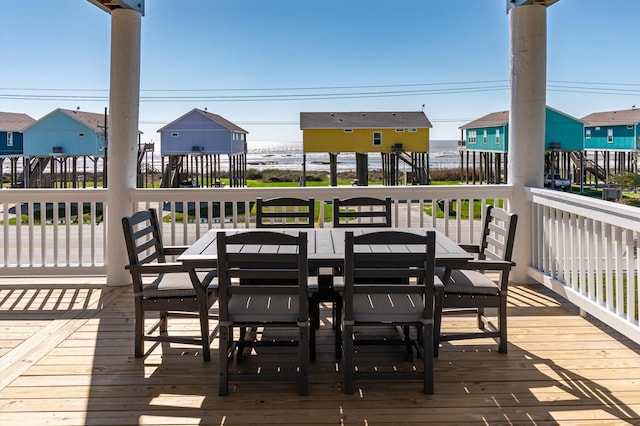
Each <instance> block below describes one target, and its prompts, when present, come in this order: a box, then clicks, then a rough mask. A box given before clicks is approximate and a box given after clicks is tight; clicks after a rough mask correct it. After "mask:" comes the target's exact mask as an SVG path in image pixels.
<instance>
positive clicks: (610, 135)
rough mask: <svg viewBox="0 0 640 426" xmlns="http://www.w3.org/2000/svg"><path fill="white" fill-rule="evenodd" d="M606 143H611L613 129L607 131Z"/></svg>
mask: <svg viewBox="0 0 640 426" xmlns="http://www.w3.org/2000/svg"><path fill="white" fill-rule="evenodd" d="M607 142H608V143H613V129H607Z"/></svg>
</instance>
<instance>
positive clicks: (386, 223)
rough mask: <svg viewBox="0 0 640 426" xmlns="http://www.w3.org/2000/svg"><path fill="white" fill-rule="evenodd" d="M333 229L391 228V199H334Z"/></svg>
mask: <svg viewBox="0 0 640 426" xmlns="http://www.w3.org/2000/svg"><path fill="white" fill-rule="evenodd" d="M333 227H334V228H338V227H342V228H351V227H358V228H360V227H376V228H380V227H391V198H390V197H386V198H385V199H380V198H374V197H353V198H346V199H343V200H341V199H340V198H337V197H336V198H334V199H333Z"/></svg>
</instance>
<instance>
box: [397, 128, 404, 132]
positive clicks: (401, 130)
mask: <svg viewBox="0 0 640 426" xmlns="http://www.w3.org/2000/svg"><path fill="white" fill-rule="evenodd" d="M396 133H404V129H400V128H398V129H396Z"/></svg>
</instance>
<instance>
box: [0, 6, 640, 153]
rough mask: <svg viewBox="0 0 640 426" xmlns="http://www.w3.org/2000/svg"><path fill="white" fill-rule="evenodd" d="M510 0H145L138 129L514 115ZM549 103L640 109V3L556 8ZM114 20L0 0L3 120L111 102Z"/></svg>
mask: <svg viewBox="0 0 640 426" xmlns="http://www.w3.org/2000/svg"><path fill="white" fill-rule="evenodd" d="M505 4H506V0H457V1H452V0H446V1H443V0H396V1H393V2H391V1H388V0H384V1H383V0H321V1H320V0H182V1H179V2H176V1H175V0H147V1H146V13H145V16H144V17H143V18H142V58H141V104H140V129H141V130H142V131H143V132H144V135H143V140H144V141H146V142H148V141H150V140H153V141H155V142H159V139H160V138H159V134H158V133H157V130H158V129H160V128H161V127H163V126H164V125H165V124H166V123H168V122H170V121H172V120H174V119H176V118H177V117H179V116H181V115H182V114H184V113H186V112H187V111H190V110H191V109H193V108H202V109H204V108H207V109H208V111H211V112H215V113H218V114H220V115H222V116H224V117H225V118H227V119H229V120H231V121H233V122H235V123H237V124H238V125H240V126H242V127H243V128H245V129H246V130H248V131H249V136H248V142H249V144H250V145H251V144H252V143H254V142H255V143H257V142H260V141H299V140H301V138H302V134H301V131H300V129H299V123H298V121H299V114H300V112H301V111H393V110H396V111H401V110H403V111H419V110H421V109H422V105H424V111H425V113H426V114H427V116H428V117H429V119H431V121H432V122H433V126H434V127H433V130H432V134H431V139H432V140H435V139H457V138H458V137H459V136H460V131H459V130H458V127H459V126H461V125H462V124H464V123H466V122H469V121H471V120H473V119H476V118H478V117H480V116H483V115H485V114H487V113H489V112H494V111H502V110H507V109H509V90H508V87H509V73H510V68H509V18H508V15H507V14H506V10H505V9H506V6H505ZM547 16H548V60H547V70H548V71H547V80H548V92H547V104H548V105H550V106H552V107H554V108H556V109H559V110H561V111H564V112H565V113H567V114H570V115H573V116H575V117H578V118H580V117H583V116H585V115H587V114H590V113H592V112H596V111H608V110H617V109H628V108H631V106H632V105H634V104H635V105H637V106H638V107H640V49H639V45H640V43H639V40H640V33H639V30H638V29H639V28H640V0H560V1H559V2H557V3H556V4H555V5H553V6H551V7H550V8H549V10H548V15H547ZM110 31H111V28H110V16H109V15H108V14H107V13H106V12H103V11H102V10H100V9H98V8H97V7H95V6H94V5H92V4H91V3H89V2H88V1H86V0H59V1H51V0H20V1H7V0H0V57H1V58H2V61H1V62H0V63H1V66H0V111H5V112H23V113H27V114H29V115H31V116H32V117H34V118H36V119H38V118H40V117H42V116H44V115H45V114H47V113H49V112H51V111H52V110H54V109H55V108H69V109H75V108H76V107H80V109H82V110H84V111H92V112H103V111H104V108H105V107H107V106H108V91H109V62H110V58H109V55H110V40H111V34H110Z"/></svg>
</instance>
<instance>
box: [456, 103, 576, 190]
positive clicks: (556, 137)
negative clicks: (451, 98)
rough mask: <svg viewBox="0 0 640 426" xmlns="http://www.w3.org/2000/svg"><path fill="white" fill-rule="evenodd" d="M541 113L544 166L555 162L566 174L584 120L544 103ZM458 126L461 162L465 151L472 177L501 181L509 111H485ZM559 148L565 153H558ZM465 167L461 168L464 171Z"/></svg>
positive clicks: (494, 181) (504, 164)
mask: <svg viewBox="0 0 640 426" xmlns="http://www.w3.org/2000/svg"><path fill="white" fill-rule="evenodd" d="M545 114H546V116H545V119H546V126H545V150H546V151H547V152H548V153H549V155H548V157H549V158H547V167H548V168H549V169H550V168H551V165H552V162H555V163H556V164H555V170H556V171H558V170H564V171H565V172H566V173H567V174H570V173H571V172H570V168H571V163H572V162H575V163H578V162H579V160H578V157H576V155H571V154H570V153H574V154H577V153H580V152H582V151H583V128H584V123H583V121H582V120H580V119H578V118H575V117H572V116H570V115H568V114H566V113H564V112H561V111H558V110H557V109H554V108H551V107H549V106H547V107H546V110H545ZM460 129H461V132H462V143H461V144H460V145H461V146H462V147H463V149H462V152H461V158H462V161H463V163H464V154H465V152H466V155H467V165H469V158H470V156H471V157H473V166H472V167H473V178H474V181H475V179H476V177H479V179H480V180H481V181H488V182H492V183H500V182H502V181H503V177H504V176H506V173H507V155H506V154H507V152H508V151H509V111H499V112H493V113H490V114H487V115H485V116H483V117H480V118H478V119H477V120H474V121H471V122H469V123H467V124H465V125H463V126H460ZM560 152H563V153H565V154H564V155H562V156H559V153H560ZM476 154H477V155H476ZM578 156H579V155H578ZM559 157H564V158H559ZM573 157H575V158H573ZM468 168H469V167H466V168H464V170H465V171H468ZM546 172H548V170H547V171H546ZM467 180H468V179H467Z"/></svg>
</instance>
